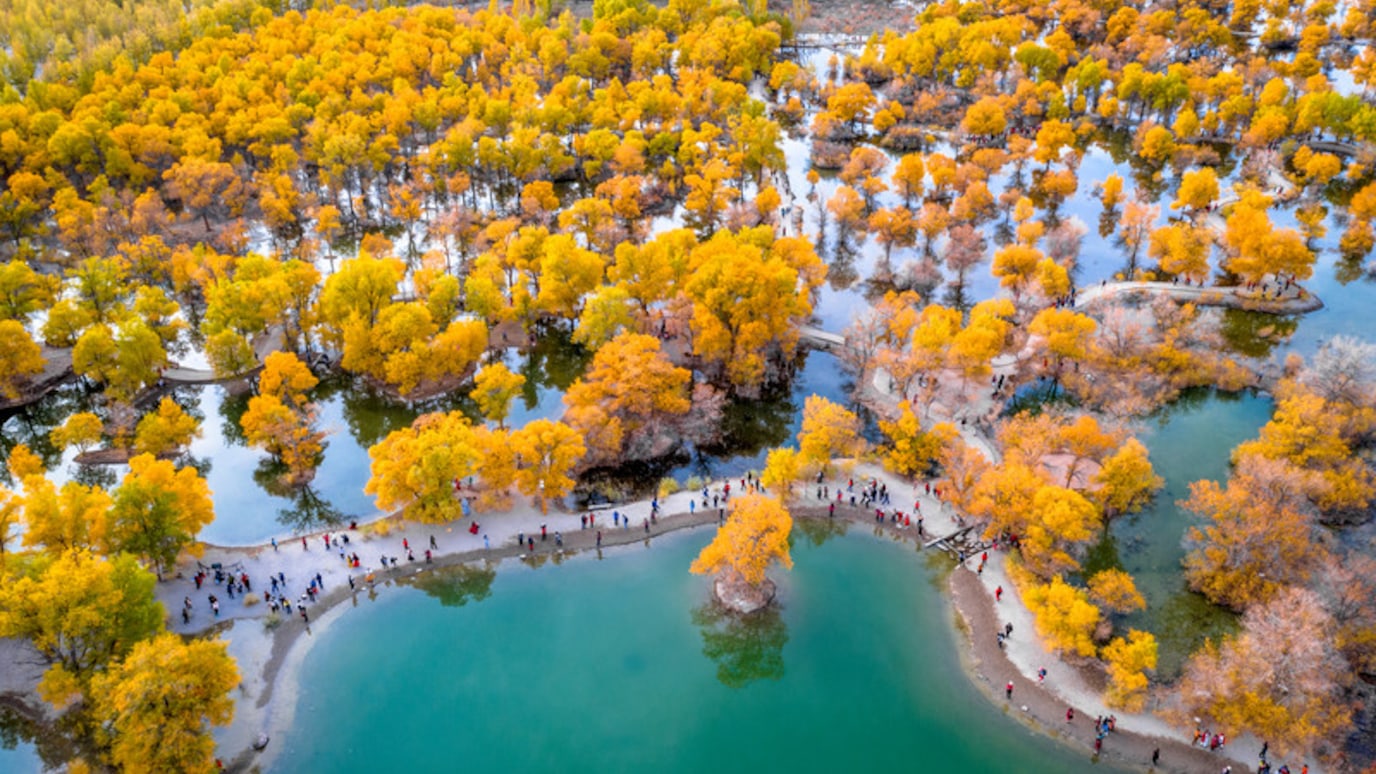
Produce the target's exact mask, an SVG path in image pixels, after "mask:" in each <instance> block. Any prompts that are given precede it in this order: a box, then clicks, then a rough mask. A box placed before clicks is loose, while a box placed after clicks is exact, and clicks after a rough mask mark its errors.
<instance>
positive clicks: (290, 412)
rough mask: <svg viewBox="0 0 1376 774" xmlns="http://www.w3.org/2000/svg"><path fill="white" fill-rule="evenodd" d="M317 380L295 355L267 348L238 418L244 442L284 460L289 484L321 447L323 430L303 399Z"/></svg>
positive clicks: (307, 469)
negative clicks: (255, 388) (254, 388)
mask: <svg viewBox="0 0 1376 774" xmlns="http://www.w3.org/2000/svg"><path fill="white" fill-rule="evenodd" d="M319 383H320V380H319V379H317V378H316V377H315V374H313V373H311V371H310V369H309V368H308V367H307V366H306V364H305V363H303V362H301V360H300V359H299V358H297V357H296V355H295V354H293V353H290V352H273V353H272V354H270V355H268V356H267V358H266V360H265V361H264V366H263V372H262V374H260V375H259V377H258V394H257V395H255V396H253V397H252V398H250V399H249V402H248V410H247V411H245V412H244V414H243V416H241V417H240V418H239V425H240V427H242V428H243V430H244V437H245V440H247V441H248V443H249V445H250V446H256V447H259V448H262V449H265V450H267V452H268V453H269V454H271V455H272V456H274V457H276V458H277V459H278V460H280V461H281V462H282V464H284V465H286V467H287V474H286V479H287V481H288V482H289V483H291V484H293V485H300V484H304V483H305V482H306V481H309V480H310V478H311V476H312V475H313V474H314V472H315V468H316V466H317V465H319V464H320V453H321V452H322V451H324V448H325V447H324V443H323V441H324V439H325V434H324V433H323V432H321V431H320V430H319V429H317V428H316V426H315V407H314V406H313V405H312V404H311V403H310V402H309V401H308V400H307V398H306V393H307V392H309V391H310V390H312V389H314V388H315V386H316V385H317V384H319Z"/></svg>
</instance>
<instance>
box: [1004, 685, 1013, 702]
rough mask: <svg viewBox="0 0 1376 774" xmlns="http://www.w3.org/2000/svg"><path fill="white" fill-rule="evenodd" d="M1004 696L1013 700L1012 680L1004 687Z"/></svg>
mask: <svg viewBox="0 0 1376 774" xmlns="http://www.w3.org/2000/svg"><path fill="white" fill-rule="evenodd" d="M1003 695H1004V696H1005V697H1007V698H1009V699H1011V698H1013V681H1012V680H1009V681H1008V684H1007V685H1005V686H1003Z"/></svg>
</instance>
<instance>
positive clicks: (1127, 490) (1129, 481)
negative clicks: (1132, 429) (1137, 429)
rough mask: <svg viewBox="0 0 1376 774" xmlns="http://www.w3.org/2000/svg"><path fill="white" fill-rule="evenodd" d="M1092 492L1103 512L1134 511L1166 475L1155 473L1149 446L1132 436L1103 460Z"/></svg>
mask: <svg viewBox="0 0 1376 774" xmlns="http://www.w3.org/2000/svg"><path fill="white" fill-rule="evenodd" d="M1094 485H1095V486H1094V489H1093V490H1092V496H1093V498H1094V500H1095V502H1097V503H1099V507H1101V508H1103V509H1104V516H1105V517H1106V518H1112V517H1114V516H1116V515H1118V514H1121V513H1133V512H1134V511H1137V510H1140V509H1141V508H1142V506H1144V505H1146V504H1147V503H1148V502H1150V501H1151V498H1152V497H1153V496H1154V495H1155V494H1156V492H1157V491H1158V490H1160V489H1161V487H1162V486H1164V485H1165V479H1163V478H1161V477H1160V476H1158V475H1156V471H1155V470H1154V469H1153V468H1152V465H1151V460H1149V459H1148V458H1147V447H1145V446H1143V445H1142V442H1141V441H1138V440H1137V439H1136V438H1129V439H1128V440H1127V441H1126V442H1125V443H1124V444H1123V445H1122V447H1121V448H1119V449H1118V451H1117V452H1114V454H1113V455H1112V456H1110V457H1109V458H1108V459H1106V460H1104V463H1103V465H1102V466H1101V467H1100V468H1099V472H1098V473H1095V474H1094Z"/></svg>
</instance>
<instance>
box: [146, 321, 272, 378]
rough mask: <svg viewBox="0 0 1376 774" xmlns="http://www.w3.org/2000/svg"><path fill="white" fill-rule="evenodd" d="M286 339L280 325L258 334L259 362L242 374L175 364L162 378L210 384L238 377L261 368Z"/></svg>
mask: <svg viewBox="0 0 1376 774" xmlns="http://www.w3.org/2000/svg"><path fill="white" fill-rule="evenodd" d="M285 339H286V334H285V332H284V331H283V330H282V326H280V325H274V326H273V327H271V328H269V329H267V330H266V331H264V332H262V333H260V334H258V335H257V336H256V337H255V340H254V342H253V356H254V357H255V358H256V359H257V363H256V364H255V365H254V366H253V367H252V368H250V369H248V370H247V371H244V372H243V373H240V374H234V375H232V376H219V375H218V374H216V373H215V372H214V371H212V370H211V369H209V368H183V367H181V366H175V367H172V368H166V369H163V372H162V378H163V379H165V380H166V381H169V382H176V383H178V384H210V383H212V382H223V381H228V380H230V379H237V378H239V377H241V376H246V375H248V374H251V373H253V372H254V371H256V370H257V369H259V368H261V367H262V365H263V361H265V360H267V357H268V355H271V354H272V353H274V352H279V351H281V350H282V349H283V348H284V343H285Z"/></svg>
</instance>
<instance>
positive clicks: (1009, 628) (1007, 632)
mask: <svg viewBox="0 0 1376 774" xmlns="http://www.w3.org/2000/svg"><path fill="white" fill-rule="evenodd" d="M1003 635H1004V636H1005V637H1010V638H1011V637H1012V636H1013V623H1012V622H1011V621H1010V622H1008V623H1006V624H1004V625H1003Z"/></svg>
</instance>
